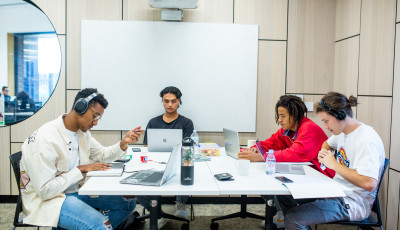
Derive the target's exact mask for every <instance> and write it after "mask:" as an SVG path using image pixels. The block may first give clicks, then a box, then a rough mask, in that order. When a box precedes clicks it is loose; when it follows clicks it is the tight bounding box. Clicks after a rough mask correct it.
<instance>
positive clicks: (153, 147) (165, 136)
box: [147, 129, 183, 152]
mask: <svg viewBox="0 0 400 230" xmlns="http://www.w3.org/2000/svg"><path fill="white" fill-rule="evenodd" d="M182 136H183V134H182V129H147V149H148V150H149V152H171V151H172V147H173V146H174V145H177V144H180V143H182Z"/></svg>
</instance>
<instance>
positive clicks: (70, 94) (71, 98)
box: [66, 90, 79, 113]
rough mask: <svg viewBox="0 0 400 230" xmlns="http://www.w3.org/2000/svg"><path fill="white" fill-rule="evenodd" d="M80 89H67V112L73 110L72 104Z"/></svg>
mask: <svg viewBox="0 0 400 230" xmlns="http://www.w3.org/2000/svg"><path fill="white" fill-rule="evenodd" d="M78 92H79V90H67V91H66V94H67V102H66V112H67V113H68V112H69V111H71V109H72V106H73V105H74V100H75V97H76V95H77V94H78Z"/></svg>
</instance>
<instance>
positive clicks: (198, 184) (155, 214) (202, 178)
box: [79, 148, 220, 229]
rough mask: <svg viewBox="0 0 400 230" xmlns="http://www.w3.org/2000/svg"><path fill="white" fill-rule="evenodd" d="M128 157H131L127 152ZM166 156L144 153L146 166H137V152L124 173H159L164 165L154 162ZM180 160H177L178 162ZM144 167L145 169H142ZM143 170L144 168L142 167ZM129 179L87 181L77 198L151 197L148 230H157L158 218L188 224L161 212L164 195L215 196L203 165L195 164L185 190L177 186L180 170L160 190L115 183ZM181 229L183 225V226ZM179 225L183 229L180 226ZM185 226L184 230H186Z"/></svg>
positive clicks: (101, 178)
mask: <svg viewBox="0 0 400 230" xmlns="http://www.w3.org/2000/svg"><path fill="white" fill-rule="evenodd" d="M142 151H147V148H142ZM128 153H129V154H130V153H132V151H131V149H128ZM169 154H170V153H148V157H149V160H150V161H149V163H145V164H143V163H140V155H141V153H140V152H135V153H132V160H131V161H130V162H129V163H128V164H126V166H125V169H126V170H134V169H135V168H136V169H144V168H153V169H155V170H162V169H163V168H165V166H166V165H165V164H159V163H156V162H155V161H158V162H167V160H168V157H169ZM179 159H180V158H179ZM143 166H145V167H143ZM146 166H147V167H146ZM130 175H132V173H124V174H123V176H122V177H91V178H90V179H89V180H88V181H87V182H86V183H85V184H84V185H83V186H82V187H81V188H80V189H79V195H146V196H150V197H151V209H150V215H148V216H146V217H145V218H147V217H150V229H158V223H157V220H158V219H159V218H161V217H166V218H170V219H176V220H180V221H186V222H187V223H189V220H187V219H184V218H180V217H175V216H172V215H169V214H167V213H163V212H162V210H161V203H160V197H161V196H163V195H164V196H168V195H219V194H220V193H219V189H218V186H217V184H216V183H215V182H214V177H213V175H212V174H211V173H210V170H209V168H208V166H207V163H206V162H196V163H195V166H194V184H193V185H190V186H187V185H181V183H180V178H181V177H180V170H178V172H177V174H176V175H175V176H174V177H172V178H171V179H170V180H169V181H167V182H165V183H164V184H163V185H162V186H159V187H156V186H142V185H128V184H120V183H119V182H120V181H121V180H122V179H124V178H125V177H128V176H130ZM184 225H185V224H184ZM184 225H183V226H184ZM188 226H189V225H188V224H187V229H188Z"/></svg>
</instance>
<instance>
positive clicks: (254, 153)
mask: <svg viewBox="0 0 400 230" xmlns="http://www.w3.org/2000/svg"><path fill="white" fill-rule="evenodd" d="M306 113H307V107H306V105H305V104H304V102H303V101H302V100H301V98H299V97H297V96H294V95H283V96H281V97H280V98H279V101H278V102H277V103H276V106H275V118H276V122H277V123H278V124H280V125H281V128H280V129H279V130H278V131H277V132H276V133H274V134H272V136H271V137H270V138H268V139H266V140H265V141H261V144H262V146H263V147H264V149H265V151H266V152H268V150H269V149H273V150H274V155H275V158H276V161H277V162H311V163H313V165H312V167H313V168H315V169H317V170H318V171H320V172H321V173H323V174H325V175H327V176H329V177H331V178H333V177H334V176H335V172H334V171H333V170H330V169H328V168H327V169H326V170H322V169H321V164H320V163H319V161H318V152H319V151H320V150H321V146H322V144H323V143H324V142H325V141H326V140H327V139H328V137H327V136H326V134H325V132H324V131H323V130H322V129H321V128H320V127H319V126H318V125H317V124H315V123H314V122H313V121H312V120H310V119H308V118H307V117H305V115H304V114H306ZM238 156H239V159H249V160H250V161H252V162H255V161H265V158H266V157H267V154H264V156H263V155H261V153H260V152H259V151H258V149H257V147H256V146H255V145H254V146H252V147H251V148H250V149H248V150H245V151H243V152H240V153H238Z"/></svg>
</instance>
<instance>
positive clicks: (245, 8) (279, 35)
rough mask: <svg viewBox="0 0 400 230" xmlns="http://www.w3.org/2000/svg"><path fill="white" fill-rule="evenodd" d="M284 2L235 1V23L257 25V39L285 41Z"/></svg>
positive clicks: (266, 0)
mask: <svg viewBox="0 0 400 230" xmlns="http://www.w3.org/2000/svg"><path fill="white" fill-rule="evenodd" d="M287 7H288V1H286V0H236V1H235V23H240V24H258V25H259V29H258V38H259V39H273V40H286V39H287V37H286V34H287Z"/></svg>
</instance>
